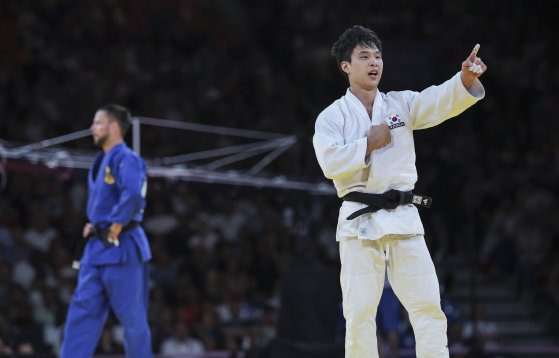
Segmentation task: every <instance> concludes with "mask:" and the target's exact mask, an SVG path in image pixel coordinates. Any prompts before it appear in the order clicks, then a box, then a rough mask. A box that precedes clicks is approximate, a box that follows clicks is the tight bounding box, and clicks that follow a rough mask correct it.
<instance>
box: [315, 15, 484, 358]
mask: <svg viewBox="0 0 559 358" xmlns="http://www.w3.org/2000/svg"><path fill="white" fill-rule="evenodd" d="M364 30H367V31H370V30H368V29H364V28H361V27H359V26H356V27H353V28H350V29H349V30H348V31H354V32H355V31H356V32H359V33H360V34H361V35H363V34H364V35H363V36H364V37H365V38H366V39H367V36H369V35H368V32H367V31H364ZM348 31H346V32H348ZM371 33H372V31H371ZM373 35H374V33H373ZM343 36H344V35H342V37H343ZM374 36H375V39H376V35H374ZM342 37H340V40H339V41H338V43H339V42H340V41H342ZM345 41H347V39H346V40H345ZM377 41H378V39H377ZM364 44H369V46H363V45H364ZM346 45H347V44H346ZM334 46H336V44H335V45H334ZM350 46H351V43H350ZM351 50H352V52H351V53H352V57H351V61H347V60H345V61H340V62H339V63H341V69H342V71H344V72H345V73H346V74H347V75H348V79H349V82H350V88H348V90H347V92H346V94H345V96H343V97H341V98H340V99H338V100H336V101H335V102H334V103H332V104H331V105H330V106H328V107H327V108H326V109H325V110H324V111H323V112H322V113H320V115H319V116H318V119H317V120H316V125H315V134H314V137H313V144H314V148H315V152H316V156H317V159H318V162H319V164H320V167H321V168H322V170H323V172H324V175H325V176H326V177H327V178H329V179H332V180H333V182H334V185H335V187H336V190H337V193H338V196H339V197H343V196H345V195H346V194H348V193H349V192H353V191H360V192H367V193H375V194H382V193H384V192H386V191H388V190H390V189H395V190H400V191H409V190H412V189H413V188H414V185H415V182H416V181H417V171H416V167H415V149H414V141H413V131H414V130H417V129H425V128H429V127H432V126H435V125H437V124H439V123H441V122H443V121H445V120H447V119H449V118H451V117H454V116H456V115H458V114H460V113H461V112H463V111H464V110H465V109H467V108H468V107H470V106H471V105H473V104H474V103H476V102H477V101H478V100H479V99H481V98H483V96H484V93H485V92H484V88H483V86H482V85H481V83H480V82H479V80H477V77H479V76H480V75H481V74H482V73H483V72H484V71H485V69H486V66H485V65H484V64H483V62H481V60H478V59H477V58H476V57H475V54H474V53H472V54H471V55H470V57H468V59H467V60H466V61H464V62H463V64H462V68H463V69H462V71H461V72H459V73H457V74H456V75H455V76H453V77H452V78H451V79H450V80H448V81H446V82H444V83H443V84H441V85H439V86H432V87H429V88H427V89H425V90H424V91H421V92H413V91H400V92H388V93H382V92H380V91H379V90H378V89H377V88H376V85H377V84H378V81H379V80H380V75H381V74H382V57H380V54H381V50H380V41H378V44H377V43H376V42H372V43H371V42H370V41H369V42H363V41H362V42H358V43H357V44H356V45H355V46H353V47H351ZM333 52H334V50H333ZM362 54H365V56H362ZM472 56H473V57H472ZM476 60H478V61H477V62H476ZM344 62H345V63H344ZM348 62H349V65H348ZM472 63H474V64H476V65H478V66H480V67H479V68H480V70H478V71H477V72H475V71H473V70H471V69H469V68H471V66H472ZM344 66H345V67H344ZM375 69H376V70H375ZM474 69H477V68H474ZM363 70H365V71H367V72H365V74H366V75H367V76H368V77H369V78H370V79H371V82H370V83H369V82H367V80H368V78H366V77H365V76H362V75H363V73H361V72H362V71H363ZM465 71H469V72H470V73H469V74H466V76H464V72H465ZM359 76H360V77H359ZM468 76H470V77H468ZM470 82H471V84H470ZM465 83H468V84H469V85H468V86H467V87H468V88H466V85H465ZM354 92H357V93H358V95H356V94H354ZM363 92H366V95H362V94H363ZM367 96H369V97H367ZM364 98H365V99H367V98H372V99H373V102H372V107H370V108H369V109H368V110H369V113H368V110H367V101H366V100H365V101H364V100H363V99H364ZM364 102H365V103H364ZM370 105H371V104H370V103H369V106H370ZM383 123H385V124H386V126H387V127H388V130H389V132H388V133H389V134H388V135H389V137H388V139H386V140H385V142H384V144H386V142H388V144H386V145H382V146H377V147H376V148H374V149H373V150H371V139H370V133H371V131H373V130H378V128H380V127H371V126H375V125H381V124H383ZM383 128H384V126H383ZM384 129H386V128H384ZM365 206H366V205H364V204H360V203H356V202H352V201H344V202H343V204H342V206H341V208H340V213H339V218H338V227H337V232H336V240H337V241H339V245H340V260H341V264H342V268H341V275H340V282H341V286H342V293H343V310H344V316H345V318H346V357H351V358H370V357H378V352H377V343H376V340H375V339H374V338H375V336H376V325H375V316H376V311H377V306H378V303H379V300H380V296H381V294H382V289H383V284H384V275H385V268H386V267H387V270H388V278H389V280H390V283H391V285H392V287H393V289H394V292H395V293H396V295H397V296H398V298H399V299H400V301H401V302H402V304H403V306H404V307H405V308H406V310H407V311H408V313H409V317H410V321H411V323H412V326H413V329H414V333H415V336H416V342H417V343H416V353H417V356H418V357H448V348H447V337H446V318H445V315H444V313H443V312H442V311H441V308H440V295H439V285H438V280H437V276H436V273H435V268H434V265H433V262H432V260H431V257H430V255H429V251H428V250H427V247H426V245H425V240H424V237H423V235H424V229H423V225H422V223H421V219H420V217H419V213H418V210H417V208H416V207H415V206H414V205H412V204H408V205H401V206H398V207H397V208H396V209H393V210H385V209H381V210H378V211H376V212H374V213H367V214H363V215H361V216H358V217H357V218H355V219H353V220H347V219H346V218H347V217H348V216H349V215H350V214H352V213H353V212H355V211H357V210H359V209H361V208H363V207H365Z"/></svg>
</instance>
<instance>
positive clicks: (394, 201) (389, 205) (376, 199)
mask: <svg viewBox="0 0 559 358" xmlns="http://www.w3.org/2000/svg"><path fill="white" fill-rule="evenodd" d="M342 200H344V201H354V202H357V203H361V204H365V205H367V206H366V207H364V208H363V209H359V210H357V211H356V212H354V213H353V214H351V215H350V216H348V217H347V220H353V219H355V218H356V217H358V216H359V215H363V214H365V213H374V212H375V211H378V210H380V209H396V208H397V207H398V206H400V205H406V204H414V205H417V206H423V207H425V208H430V207H431V203H432V202H433V199H431V198H430V197H428V196H423V195H417V194H414V193H412V192H411V191H399V190H394V189H391V190H389V191H387V192H385V193H382V194H372V193H363V192H360V191H352V192H351V193H348V194H346V195H345V196H344V197H342Z"/></svg>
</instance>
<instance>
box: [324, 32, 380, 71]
mask: <svg viewBox="0 0 559 358" xmlns="http://www.w3.org/2000/svg"><path fill="white" fill-rule="evenodd" d="M357 45H361V46H364V47H369V48H374V47H376V48H377V49H378V50H379V51H380V52H382V44H381V42H380V39H379V38H378V36H377V34H375V33H374V31H373V30H371V29H368V28H366V27H363V26H360V25H355V26H352V27H350V28H349V29H347V30H345V31H344V33H343V34H341V35H340V38H338V40H337V41H336V42H334V44H333V45H332V50H331V53H332V56H334V57H335V58H336V64H337V65H338V68H339V69H340V71H341V68H340V64H341V63H342V62H343V61H348V62H351V53H352V52H353V49H354V48H355V47H356V46H357ZM342 72H343V71H342ZM344 75H345V73H344ZM346 76H347V75H346Z"/></svg>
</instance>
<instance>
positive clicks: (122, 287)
mask: <svg viewBox="0 0 559 358" xmlns="http://www.w3.org/2000/svg"><path fill="white" fill-rule="evenodd" d="M123 244H124V242H123ZM126 244H132V245H133V243H132V242H129V243H126ZM133 252H134V253H137V251H136V250H133ZM148 275H149V273H148V263H147V262H142V260H141V259H140V258H139V255H137V254H136V255H129V257H128V258H127V260H126V262H124V263H122V264H108V265H91V264H86V265H84V266H82V267H81V268H80V272H79V276H78V287H77V288H76V292H75V293H74V298H73V299H72V302H71V304H70V308H69V310H68V315H67V317H66V327H65V328H64V340H63V342H62V349H61V358H90V357H92V356H93V354H94V352H95V349H96V348H97V344H98V342H99V338H100V336H101V332H102V330H103V326H104V324H105V321H106V319H107V316H108V314H109V309H112V310H113V312H114V313H115V315H116V317H117V318H118V320H119V322H120V324H121V325H122V326H123V328H124V341H125V349H126V356H127V357H130V358H152V357H153V353H152V350H151V334H150V329H149V326H148V321H147V305H148V294H149V291H148V280H149V277H148Z"/></svg>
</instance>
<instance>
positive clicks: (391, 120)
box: [386, 114, 406, 129]
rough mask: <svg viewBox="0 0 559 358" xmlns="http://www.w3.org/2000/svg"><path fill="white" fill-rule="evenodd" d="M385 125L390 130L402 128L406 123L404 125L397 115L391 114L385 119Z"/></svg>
mask: <svg viewBox="0 0 559 358" xmlns="http://www.w3.org/2000/svg"><path fill="white" fill-rule="evenodd" d="M386 124H388V128H390V129H394V128H398V127H403V126H405V125H406V123H404V121H403V120H402V118H400V115H399V114H393V115H391V116H388V117H387V118H386Z"/></svg>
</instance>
